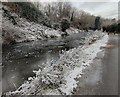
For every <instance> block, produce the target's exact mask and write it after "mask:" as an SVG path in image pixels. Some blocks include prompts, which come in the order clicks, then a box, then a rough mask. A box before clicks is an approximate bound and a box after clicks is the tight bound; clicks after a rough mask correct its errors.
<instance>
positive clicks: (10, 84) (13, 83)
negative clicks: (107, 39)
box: [2, 32, 87, 93]
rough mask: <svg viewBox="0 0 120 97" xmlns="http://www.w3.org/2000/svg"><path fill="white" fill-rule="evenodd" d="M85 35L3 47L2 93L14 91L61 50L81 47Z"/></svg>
mask: <svg viewBox="0 0 120 97" xmlns="http://www.w3.org/2000/svg"><path fill="white" fill-rule="evenodd" d="M86 36H87V33H85V32H83V33H78V34H73V35H71V36H67V37H65V38H59V39H50V40H44V41H35V42H28V43H19V44H15V45H12V46H11V45H10V46H7V47H3V68H2V73H3V75H2V82H3V84H2V85H3V87H2V88H3V93H4V92H8V91H13V90H16V89H17V88H18V87H19V86H20V85H21V84H22V83H23V82H24V81H25V80H27V78H28V77H30V76H34V73H33V70H38V69H39V68H40V66H41V64H42V63H44V62H46V61H47V60H51V59H53V60H54V61H56V60H57V59H58V58H59V53H61V52H62V50H69V49H71V48H74V47H77V46H79V45H82V42H83V41H84V37H86Z"/></svg>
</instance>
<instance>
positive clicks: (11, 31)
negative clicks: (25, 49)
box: [2, 6, 80, 44]
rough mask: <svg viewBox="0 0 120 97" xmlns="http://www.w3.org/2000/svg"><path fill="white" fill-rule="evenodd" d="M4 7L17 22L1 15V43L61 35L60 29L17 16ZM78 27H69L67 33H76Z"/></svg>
mask: <svg viewBox="0 0 120 97" xmlns="http://www.w3.org/2000/svg"><path fill="white" fill-rule="evenodd" d="M4 8H5V9H6V10H7V11H8V12H9V15H10V16H12V17H14V19H15V21H16V23H17V24H15V25H14V24H13V23H12V22H11V21H12V20H10V18H9V17H7V16H5V15H4V11H3V10H2V11H3V15H2V41H3V44H9V43H16V42H29V41H36V40H43V39H46V38H55V37H61V34H62V33H64V32H61V31H60V29H58V30H54V29H53V28H49V27H47V26H44V25H43V24H38V23H35V22H30V21H27V20H26V19H25V18H21V17H19V16H18V15H17V14H16V13H13V12H11V11H10V9H9V8H8V7H7V6H4ZM78 32H80V31H79V30H78V29H75V28H70V29H68V30H67V33H68V34H71V33H78Z"/></svg>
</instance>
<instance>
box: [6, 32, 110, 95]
mask: <svg viewBox="0 0 120 97" xmlns="http://www.w3.org/2000/svg"><path fill="white" fill-rule="evenodd" d="M94 38H95V40H97V41H95V42H94V43H93V44H90V45H89V43H88V42H90V40H91V39H94ZM107 41H108V36H107V35H106V34H104V33H100V32H94V34H93V35H91V36H89V37H87V39H86V43H85V45H84V46H82V47H81V46H80V47H78V48H73V49H70V50H69V51H66V52H64V53H63V54H61V55H60V59H59V60H57V61H56V62H55V63H52V61H50V60H48V61H47V62H46V63H44V64H43V67H44V66H45V67H44V68H43V69H39V70H38V71H34V73H35V74H36V76H35V77H32V78H31V77H30V78H28V80H29V81H27V82H25V83H24V84H22V85H21V86H20V87H19V88H18V89H17V90H16V91H13V92H8V93H7V95H11V94H12V95H16V94H19V95H31V94H33V95H34V94H35V95H41V94H42V95H60V94H67V95H70V94H72V91H73V89H74V88H76V87H77V81H76V80H75V79H76V78H79V77H81V75H82V74H83V73H82V71H83V69H85V68H86V67H87V66H89V65H90V64H91V63H92V61H93V59H94V58H95V57H96V56H97V53H98V52H100V51H102V50H101V49H100V47H101V46H104V45H106V43H107ZM90 43H91V42H90Z"/></svg>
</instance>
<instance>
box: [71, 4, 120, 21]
mask: <svg viewBox="0 0 120 97" xmlns="http://www.w3.org/2000/svg"><path fill="white" fill-rule="evenodd" d="M72 4H73V6H75V7H77V8H78V9H82V10H84V11H86V12H88V13H91V14H93V15H99V16H102V17H104V18H116V19H118V2H72Z"/></svg>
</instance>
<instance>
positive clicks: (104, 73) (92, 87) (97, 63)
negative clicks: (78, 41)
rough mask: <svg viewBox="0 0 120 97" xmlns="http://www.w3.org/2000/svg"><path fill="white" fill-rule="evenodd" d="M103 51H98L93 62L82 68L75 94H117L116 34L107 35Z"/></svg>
mask: <svg viewBox="0 0 120 97" xmlns="http://www.w3.org/2000/svg"><path fill="white" fill-rule="evenodd" d="M103 49H104V50H105V56H103V53H102V52H100V53H98V56H97V58H95V59H94V62H93V63H92V64H91V65H90V66H89V67H88V68H87V69H86V70H84V71H83V72H84V74H83V76H82V77H81V78H80V79H78V80H79V83H78V87H77V89H76V90H75V95H117V94H118V35H109V41H108V44H107V46H106V47H104V48H103Z"/></svg>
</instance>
